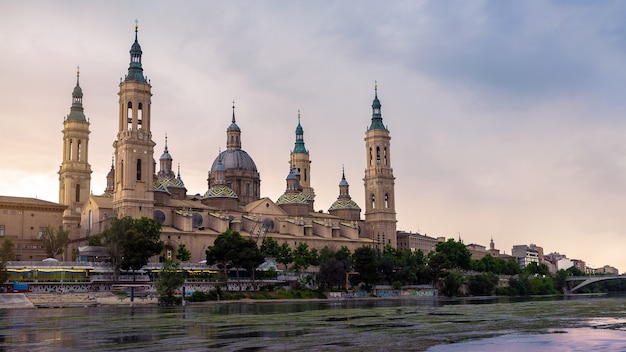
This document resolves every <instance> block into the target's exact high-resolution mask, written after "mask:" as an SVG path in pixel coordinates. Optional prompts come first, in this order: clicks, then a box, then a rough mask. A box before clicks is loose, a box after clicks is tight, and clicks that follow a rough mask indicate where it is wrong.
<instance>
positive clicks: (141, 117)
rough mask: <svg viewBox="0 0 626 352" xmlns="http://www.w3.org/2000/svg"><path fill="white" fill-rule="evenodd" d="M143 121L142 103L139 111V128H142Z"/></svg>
mask: <svg viewBox="0 0 626 352" xmlns="http://www.w3.org/2000/svg"><path fill="white" fill-rule="evenodd" d="M142 119H143V110H142V105H141V103H139V106H138V110H137V126H139V128H141V122H142Z"/></svg>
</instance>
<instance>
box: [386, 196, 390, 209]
mask: <svg viewBox="0 0 626 352" xmlns="http://www.w3.org/2000/svg"><path fill="white" fill-rule="evenodd" d="M385 208H389V195H388V194H385Z"/></svg>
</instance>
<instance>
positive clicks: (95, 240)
mask: <svg viewBox="0 0 626 352" xmlns="http://www.w3.org/2000/svg"><path fill="white" fill-rule="evenodd" d="M87 245H88V246H95V247H102V246H103V243H102V234H93V235H91V236H89V239H88V240H87Z"/></svg>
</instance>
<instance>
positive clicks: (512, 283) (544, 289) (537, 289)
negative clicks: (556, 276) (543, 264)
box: [509, 272, 559, 296]
mask: <svg viewBox="0 0 626 352" xmlns="http://www.w3.org/2000/svg"><path fill="white" fill-rule="evenodd" d="M509 287H510V290H509V293H510V294H511V295H515V296H534V295H553V294H558V293H559V292H558V291H557V289H556V288H555V286H554V280H553V279H552V278H551V277H541V276H539V274H536V275H535V274H532V275H530V274H528V273H527V272H522V273H521V274H519V276H518V277H517V278H511V279H510V280H509Z"/></svg>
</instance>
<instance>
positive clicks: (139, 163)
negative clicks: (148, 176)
mask: <svg viewBox="0 0 626 352" xmlns="http://www.w3.org/2000/svg"><path fill="white" fill-rule="evenodd" d="M137 181H141V159H137Z"/></svg>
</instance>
